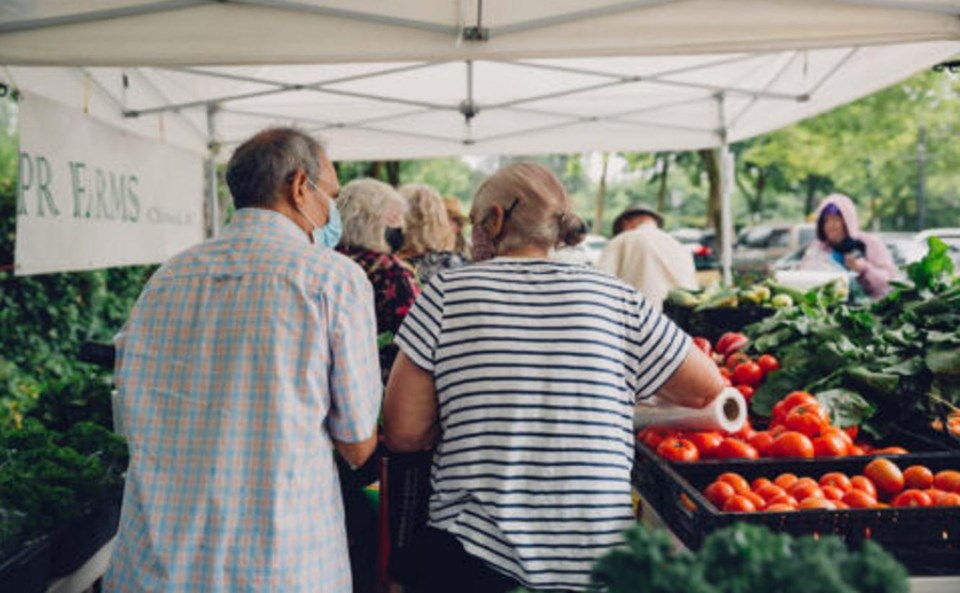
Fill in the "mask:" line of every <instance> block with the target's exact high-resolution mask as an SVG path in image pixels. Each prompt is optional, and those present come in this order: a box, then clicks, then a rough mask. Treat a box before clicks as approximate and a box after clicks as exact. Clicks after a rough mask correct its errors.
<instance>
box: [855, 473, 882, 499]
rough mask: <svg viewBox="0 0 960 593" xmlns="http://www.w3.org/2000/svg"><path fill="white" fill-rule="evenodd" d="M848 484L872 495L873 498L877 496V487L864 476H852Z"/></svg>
mask: <svg viewBox="0 0 960 593" xmlns="http://www.w3.org/2000/svg"><path fill="white" fill-rule="evenodd" d="M850 486H851V487H852V488H853V489H854V490H859V491H861V492H865V493H867V494H869V495H870V496H872V497H873V498H876V497H877V487H876V486H874V485H873V482H872V481H871V480H870V478H868V477H866V476H853V477H851V478H850Z"/></svg>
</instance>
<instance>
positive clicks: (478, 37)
mask: <svg viewBox="0 0 960 593" xmlns="http://www.w3.org/2000/svg"><path fill="white" fill-rule="evenodd" d="M463 40H464V41H490V27H479V26H477V27H464V28H463Z"/></svg>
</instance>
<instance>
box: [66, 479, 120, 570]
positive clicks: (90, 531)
mask: <svg viewBox="0 0 960 593" xmlns="http://www.w3.org/2000/svg"><path fill="white" fill-rule="evenodd" d="M120 506H121V495H120V494H117V495H114V496H109V497H106V498H104V499H102V500H100V501H99V502H98V503H97V504H95V505H93V506H92V507H91V508H90V509H89V510H88V511H87V512H85V513H84V514H82V515H80V516H79V517H76V518H74V519H72V520H71V521H70V522H68V523H67V524H65V525H63V526H62V527H60V528H59V529H57V530H56V531H54V533H53V535H52V537H51V542H50V576H52V577H54V578H57V577H62V576H66V575H68V574H70V573H72V572H75V571H76V570H77V569H79V568H80V567H81V566H83V565H84V564H85V563H86V562H87V560H89V559H90V558H91V557H93V555H94V554H96V553H97V551H98V550H100V548H102V547H103V546H104V545H105V544H106V543H107V542H109V541H110V540H111V539H112V538H113V536H114V535H116V533H117V528H118V527H119V525H120Z"/></svg>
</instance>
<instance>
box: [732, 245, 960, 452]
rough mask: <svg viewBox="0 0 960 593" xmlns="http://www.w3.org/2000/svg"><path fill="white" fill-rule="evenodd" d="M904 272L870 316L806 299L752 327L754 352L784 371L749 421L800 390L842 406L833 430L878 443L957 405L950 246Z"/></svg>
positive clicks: (958, 351)
mask: <svg viewBox="0 0 960 593" xmlns="http://www.w3.org/2000/svg"><path fill="white" fill-rule="evenodd" d="M907 273H908V276H909V277H910V279H911V281H912V282H911V283H909V284H902V285H899V286H898V287H897V288H896V289H895V290H893V291H892V292H891V293H890V294H889V295H887V297H885V298H884V299H883V300H881V301H879V302H877V303H875V304H873V305H872V306H870V307H869V308H863V307H860V308H857V307H849V306H846V305H829V304H825V303H826V302H827V301H825V300H823V299H820V298H818V297H817V296H816V295H815V294H814V295H811V294H807V295H805V297H804V300H803V302H802V304H801V305H800V306H799V307H796V308H794V309H792V310H784V311H780V312H778V313H777V314H776V315H774V316H773V317H770V318H767V319H764V320H762V321H760V322H759V323H756V324H753V325H751V326H748V327H747V328H746V329H745V330H744V332H745V333H746V334H747V335H748V336H750V338H751V340H752V342H751V346H750V349H751V351H753V352H754V353H762V352H772V353H774V354H776V355H777V356H778V357H779V358H780V363H781V370H780V371H777V372H776V373H773V374H771V376H770V377H769V378H768V380H767V382H766V383H765V384H764V385H763V386H762V387H761V388H760V389H758V390H757V393H756V394H755V395H754V398H753V400H752V401H751V408H752V410H753V412H754V413H756V414H759V415H761V416H769V415H770V414H771V412H772V409H773V406H774V404H776V402H777V401H779V400H780V399H781V398H783V396H785V395H786V394H787V393H789V392H791V391H794V390H798V389H802V390H805V391H810V392H813V393H815V394H818V395H822V394H823V393H824V392H827V393H829V395H828V396H827V398H826V399H827V400H829V401H830V402H831V403H834V404H839V407H838V408H837V409H833V408H831V410H830V411H831V415H833V416H835V419H834V421H835V422H836V421H837V419H838V418H842V419H843V421H844V422H851V423H858V424H862V426H863V427H864V429H865V430H866V431H867V432H869V433H870V434H872V435H874V436H881V435H884V434H886V433H887V432H889V430H890V429H891V427H892V426H893V425H900V426H902V427H904V428H908V429H910V428H919V427H920V426H924V427H925V426H927V425H929V423H930V421H931V420H933V419H934V418H937V417H938V416H940V415H941V414H942V412H943V410H944V409H945V407H947V406H949V405H956V403H957V402H958V401H960V279H958V278H956V277H955V276H953V273H954V269H953V264H952V262H951V261H950V258H949V256H948V254H947V249H946V246H945V244H943V243H942V242H941V241H939V240H938V239H931V240H930V251H929V253H928V254H927V256H926V257H924V258H923V259H922V260H920V261H919V262H916V263H914V264H911V265H910V266H909V267H908V269H907ZM834 390H842V391H834ZM838 393H843V394H845V395H844V397H843V399H842V400H837V398H836V394H838ZM850 394H856V395H857V396H858V398H859V399H857V400H852V399H851V395H850ZM835 400H836V401H835ZM850 402H853V403H852V404H851V403H850ZM828 407H830V405H828ZM858 419H859V420H860V421H861V422H855V421H856V420H858Z"/></svg>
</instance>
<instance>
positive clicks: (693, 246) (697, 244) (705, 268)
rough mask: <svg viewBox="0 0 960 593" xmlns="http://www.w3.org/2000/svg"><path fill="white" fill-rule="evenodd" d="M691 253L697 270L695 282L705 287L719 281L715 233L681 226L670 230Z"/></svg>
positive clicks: (718, 261)
mask: <svg viewBox="0 0 960 593" xmlns="http://www.w3.org/2000/svg"><path fill="white" fill-rule="evenodd" d="M670 235H671V236H672V237H673V238H674V239H676V240H677V241H680V243H682V244H683V246H684V247H686V248H687V249H689V250H690V254H691V255H693V265H694V268H696V270H697V282H698V283H699V284H700V286H703V287H706V286H709V285H711V284H715V283H717V282H719V281H720V278H721V276H720V260H719V257H718V256H719V249H718V247H717V234H716V233H715V232H714V231H712V230H708V229H698V228H694V227H681V228H679V229H675V230H673V231H671V232H670Z"/></svg>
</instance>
